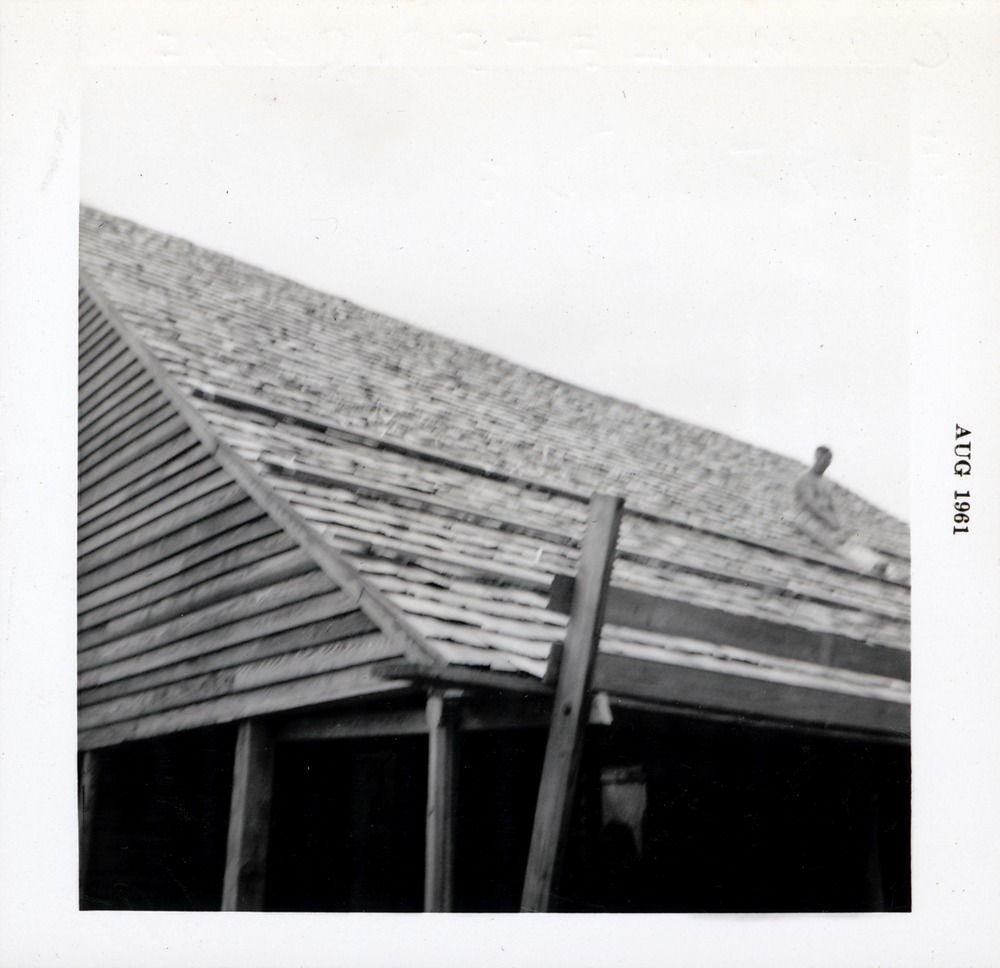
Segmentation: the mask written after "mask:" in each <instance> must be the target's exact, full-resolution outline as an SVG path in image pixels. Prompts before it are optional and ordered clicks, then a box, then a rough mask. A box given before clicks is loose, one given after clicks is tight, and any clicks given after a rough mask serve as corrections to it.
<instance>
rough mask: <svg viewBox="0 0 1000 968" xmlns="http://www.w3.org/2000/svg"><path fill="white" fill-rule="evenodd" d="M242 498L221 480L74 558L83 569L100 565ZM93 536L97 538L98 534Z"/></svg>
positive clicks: (126, 524) (124, 524)
mask: <svg viewBox="0 0 1000 968" xmlns="http://www.w3.org/2000/svg"><path fill="white" fill-rule="evenodd" d="M213 483H214V482H213ZM197 489H198V484H197V483H196V484H194V485H192V487H191V489H190V490H195V491H196V490H197ZM246 501H247V497H246V495H245V494H244V492H243V489H242V488H241V487H240V486H239V485H238V484H232V483H222V484H221V485H220V486H217V487H213V488H212V490H210V491H209V492H207V493H205V494H201V495H199V496H198V497H197V498H195V499H194V500H188V501H186V502H185V503H182V504H180V505H179V506H176V507H172V508H171V509H169V510H167V511H165V513H163V514H161V515H159V516H158V517H154V518H153V519H152V520H149V521H146V522H145V523H141V524H139V525H138V526H137V527H136V528H135V530H128V531H126V532H125V533H124V534H116V536H115V537H114V538H113V539H112V540H111V541H109V542H108V543H107V544H104V545H101V546H100V547H98V548H95V549H94V550H92V551H89V550H88V551H85V552H84V553H83V554H81V556H80V558H79V559H78V561H77V564H78V567H79V569H80V571H81V572H83V573H86V572H88V571H93V570H94V569H95V568H100V567H101V566H103V565H106V564H108V563H109V562H112V561H116V560H118V559H119V558H121V557H122V556H123V555H125V554H128V553H130V552H134V551H139V550H141V549H142V548H143V547H145V546H146V545H148V544H152V543H153V542H155V541H158V540H160V539H161V538H166V537H168V536H169V535H172V534H174V533H175V532H178V531H181V530H183V529H184V528H187V527H189V526H191V525H193V524H197V523H198V522H200V521H201V520H203V519H204V518H206V517H207V516H209V515H212V514H217V513H221V512H223V511H226V510H227V509H229V508H233V507H237V506H239V505H240V504H243V503H246ZM163 503H164V504H167V503H172V501H171V502H166V501H164V502H163ZM152 510H153V513H154V514H155V513H158V512H159V507H154V508H153V509H152ZM146 514H147V512H142V513H141V514H140V518H144V517H145V516H146ZM131 525H132V521H131V519H126V520H125V521H123V522H122V527H124V528H129V527H131ZM97 537H98V539H99V537H100V536H97Z"/></svg>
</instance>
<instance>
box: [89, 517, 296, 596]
mask: <svg viewBox="0 0 1000 968" xmlns="http://www.w3.org/2000/svg"><path fill="white" fill-rule="evenodd" d="M248 504H249V502H248ZM240 512H241V513H240V516H239V519H238V520H237V521H236V522H235V525H234V523H233V522H232V520H231V519H230V520H219V519H218V518H216V519H211V520H210V521H207V522H205V528H204V529H203V530H202V540H200V541H197V540H196V541H191V542H186V543H182V545H181V547H179V548H174V549H173V550H172V551H164V553H163V554H162V556H160V557H159V558H156V557H153V558H152V559H151V560H147V561H145V563H144V564H142V565H140V566H138V567H137V568H134V569H132V570H128V569H126V568H124V567H123V566H122V565H121V564H120V563H118V562H112V564H111V565H106V566H105V567H104V568H99V569H97V570H96V571H93V572H91V573H90V574H88V575H81V576H80V577H79V578H78V579H77V595H78V596H79V597H78V598H77V608H78V609H79V610H80V611H87V610H89V609H92V608H97V607H98V606H101V605H106V604H108V603H110V602H114V601H117V600H119V599H121V598H124V597H125V596H127V595H132V594H135V593H138V592H142V591H144V590H145V589H152V588H154V586H156V585H157V584H158V583H159V582H161V581H165V580H166V579H168V578H171V577H173V576H177V577H181V576H182V573H183V572H185V571H186V570H187V569H188V568H193V567H195V566H196V565H201V564H203V563H205V562H208V561H210V560H211V559H212V558H214V557H215V556H216V555H220V554H222V553H223V552H226V551H230V550H233V549H236V548H239V547H242V546H243V545H246V544H249V543H250V542H252V541H257V540H260V539H261V538H266V537H272V536H273V535H275V534H277V533H278V528H277V526H276V525H275V524H274V522H273V521H271V520H270V518H268V517H267V515H265V514H264V512H263V511H259V512H257V513H256V514H253V515H250V516H249V517H246V518H245V517H244V515H243V513H242V512H243V506H242V505H240ZM226 514H227V516H231V514H232V512H227V513H226ZM116 565H118V567H116Z"/></svg>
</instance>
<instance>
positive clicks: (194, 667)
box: [80, 609, 397, 707]
mask: <svg viewBox="0 0 1000 968" xmlns="http://www.w3.org/2000/svg"><path fill="white" fill-rule="evenodd" d="M375 631H377V629H376V628H375V626H374V625H373V624H372V622H371V619H369V618H368V617H367V616H366V615H365V614H364V613H363V612H359V611H358V610H357V609H352V610H349V611H346V612H345V613H344V614H343V615H337V616H335V617H332V618H327V619H321V620H319V621H315V622H312V623H311V624H309V625H303V626H296V627H295V628H293V629H290V630H288V631H286V632H278V633H276V634H274V635H264V636H261V637H260V638H256V639H252V640H251V641H249V642H244V643H242V644H240V645H235V646H230V647H227V648H222V649H215V650H214V651H211V652H206V653H205V654H203V655H198V656H197V657H195V658H193V659H186V660H184V661H181V662H177V663H174V664H172V665H168V666H162V667H161V668H159V669H153V670H151V671H150V672H144V673H139V674H138V675H134V676H126V677H125V678H118V679H115V680H114V681H112V682H109V683H106V684H105V685H101V686H92V687H91V688H89V689H84V690H82V691H81V692H80V706H81V707H83V706H91V705H94V704H96V703H98V702H103V701H105V700H107V699H114V698H117V697H120V696H128V695H131V694H133V693H138V692H142V691H144V690H146V689H151V688H153V687H156V686H163V685H167V684H168V683H172V682H179V681H181V680H183V679H190V678H193V677H195V676H198V675H203V674H205V673H207V672H214V671H216V670H219V669H229V668H233V667H236V666H238V665H241V664H243V663H247V662H256V661H258V660H260V659H266V658H270V657H272V656H277V655H283V654H285V653H289V652H295V651H299V650H301V649H307V648H313V647H315V646H321V645H332V644H334V643H339V644H340V648H341V649H342V650H343V659H344V664H345V665H349V664H351V661H352V660H354V661H356V663H357V664H359V665H360V664H362V663H363V662H369V661H372V660H373V659H379V658H387V657H389V656H390V655H395V654H396V652H397V650H395V649H391V648H390V647H389V646H388V644H386V646H385V648H384V649H382V651H383V652H385V655H381V654H380V652H379V648H380V646H379V643H378V642H375V641H374V640H372V639H366V638H364V636H365V635H366V634H367V633H371V632H375ZM350 639H354V641H345V640H350Z"/></svg>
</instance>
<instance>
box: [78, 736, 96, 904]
mask: <svg viewBox="0 0 1000 968" xmlns="http://www.w3.org/2000/svg"><path fill="white" fill-rule="evenodd" d="M100 768H101V759H100V753H99V752H98V751H97V750H87V751H86V752H85V753H84V754H83V760H82V762H81V763H80V803H79V814H78V820H79V824H80V900H81V901H82V900H83V896H84V893H85V891H86V887H87V871H88V870H89V868H90V852H91V845H92V843H93V838H94V816H95V813H94V808H95V805H96V802H97V785H98V781H99V779H100Z"/></svg>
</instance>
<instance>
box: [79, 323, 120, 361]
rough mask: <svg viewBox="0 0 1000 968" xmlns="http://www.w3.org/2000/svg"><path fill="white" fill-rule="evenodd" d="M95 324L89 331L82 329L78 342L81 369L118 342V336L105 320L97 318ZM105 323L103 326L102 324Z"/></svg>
mask: <svg viewBox="0 0 1000 968" xmlns="http://www.w3.org/2000/svg"><path fill="white" fill-rule="evenodd" d="M93 322H94V323H95V325H94V326H92V327H91V328H90V329H89V331H85V330H84V329H83V328H82V327H81V329H80V339H79V340H78V341H77V360H78V363H79V365H80V368H81V369H83V367H85V366H87V364H89V363H91V362H93V361H94V360H95V359H97V357H98V356H100V355H101V354H102V353H103V352H104V351H105V350H106V349H107V348H108V347H109V346H111V345H112V344H113V343H115V342H117V341H118V334H117V333H115V331H114V330H113V329H112V328H111V324H110V323H109V322H108V321H107V320H106V319H105V320H103V321H102V320H101V319H100V318H99V317H95V319H94V320H93ZM102 322H103V325H101V323H102Z"/></svg>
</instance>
